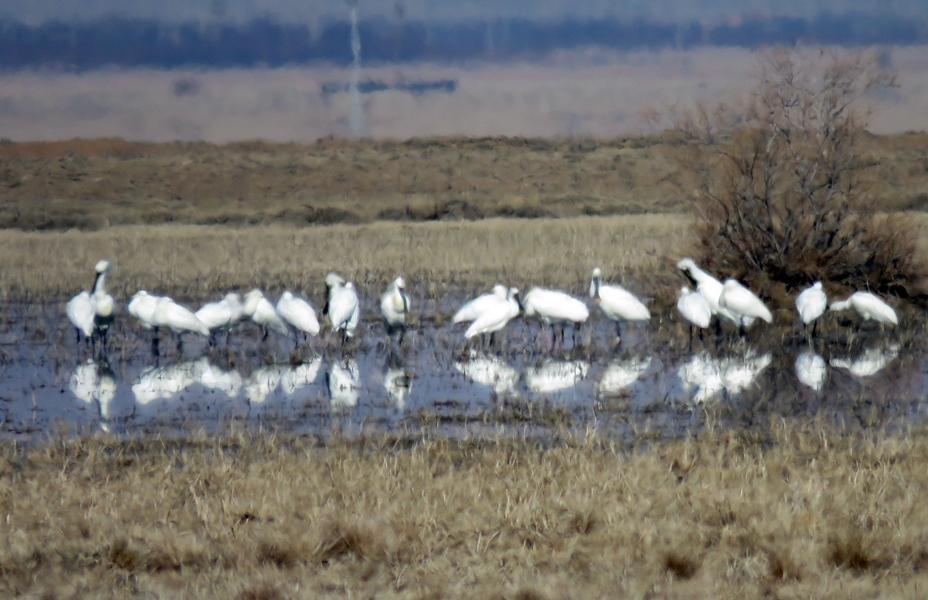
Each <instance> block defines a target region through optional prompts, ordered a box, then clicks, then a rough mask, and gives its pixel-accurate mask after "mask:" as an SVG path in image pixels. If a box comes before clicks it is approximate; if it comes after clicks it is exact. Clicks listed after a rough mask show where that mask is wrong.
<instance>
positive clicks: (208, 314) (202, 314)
mask: <svg viewBox="0 0 928 600" xmlns="http://www.w3.org/2000/svg"><path fill="white" fill-rule="evenodd" d="M195 314H196V316H197V318H198V319H200V321H201V322H202V323H203V324H204V325H206V327H207V329H209V330H210V331H213V330H214V329H228V328H230V327H232V326H233V325H235V324H236V323H238V322H239V321H241V320H242V318H244V316H245V306H244V304H243V303H242V299H241V297H240V296H239V295H238V294H236V293H235V292H230V293H228V294H226V295H225V297H224V298H223V299H222V300H220V301H218V302H210V303H208V304H204V305H203V306H202V307H201V308H200V310H198V311H197V312H196V313H195Z"/></svg>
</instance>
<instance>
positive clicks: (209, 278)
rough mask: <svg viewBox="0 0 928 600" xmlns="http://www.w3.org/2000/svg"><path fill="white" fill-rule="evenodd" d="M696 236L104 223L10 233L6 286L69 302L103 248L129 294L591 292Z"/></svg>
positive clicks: (0, 234) (521, 226) (657, 231)
mask: <svg viewBox="0 0 928 600" xmlns="http://www.w3.org/2000/svg"><path fill="white" fill-rule="evenodd" d="M689 235H690V234H689V220H688V218H687V217H683V216H673V215H637V216H631V215H629V216H614V217H599V218H590V217H585V218H577V219H564V220H556V219H554V220H549V219H535V220H531V221H526V220H514V219H511V220H501V219H488V220H484V221H478V222H454V223H406V224H400V223H389V222H380V223H372V224H367V225H332V226H325V227H323V226H315V227H305V228H299V229H296V228H292V227H284V226H274V225H271V226H263V227H253V228H233V227H222V226H212V227H205V226H192V225H188V226H180V225H174V226H158V227H155V226H136V227H111V228H108V229H105V230H103V231H98V232H79V231H67V232H21V231H14V230H0V257H2V258H0V289H2V290H3V294H4V296H5V298H6V299H8V300H23V299H31V300H39V301H45V300H48V301H52V300H61V299H65V298H67V297H70V296H71V295H73V294H74V293H75V292H77V291H78V290H80V289H83V288H87V287H89V286H90V284H91V283H92V282H93V265H94V263H95V262H96V261H97V260H99V259H100V258H101V257H107V258H109V259H110V260H111V261H113V263H114V265H115V271H114V272H113V274H112V275H111V277H110V288H111V289H112V291H113V293H115V294H116V296H117V297H118V298H121V299H123V300H125V299H127V298H128V297H129V296H130V295H131V294H133V293H135V291H137V290H139V289H147V290H150V291H156V292H165V293H170V294H173V295H176V296H178V297H180V298H186V299H202V298H206V297H209V296H211V295H215V294H217V293H219V292H222V291H226V290H230V289H240V290H247V289H250V288H252V287H261V288H264V289H266V290H270V291H281V290H283V289H292V290H295V291H300V292H304V293H307V294H309V295H311V296H315V297H321V296H322V295H323V293H324V289H325V288H324V284H323V277H324V276H325V274H326V273H327V272H329V271H338V272H340V273H341V274H342V275H343V276H346V277H348V278H351V279H353V280H355V281H356V283H357V284H358V285H359V286H360V287H361V288H362V289H366V288H370V287H375V288H376V291H378V292H379V291H380V286H382V285H383V284H384V283H385V282H388V281H391V280H392V279H393V278H395V277H396V276H397V274H403V275H404V276H405V277H406V279H407V281H408V282H409V284H410V285H411V286H414V288H415V289H418V290H419V291H420V292H421V293H425V294H428V295H430V296H436V295H437V296H440V295H441V294H442V293H444V292H445V291H446V290H448V289H452V288H453V287H454V286H458V287H465V288H474V289H478V288H479V289H482V288H485V287H488V286H491V285H493V284H494V283H496V282H497V281H505V282H510V283H511V284H512V285H520V286H525V287H529V286H530V285H532V284H546V285H560V286H565V287H570V288H573V287H578V286H579V287H578V289H585V288H583V287H582V286H584V285H588V279H589V275H590V271H591V269H592V267H594V266H596V265H599V266H601V267H602V268H603V269H604V271H605V272H606V274H607V276H608V277H614V278H619V277H622V276H628V275H636V274H640V273H643V272H645V271H653V270H654V269H655V268H656V267H658V266H659V265H662V264H663V263H664V262H667V264H670V263H669V261H670V260H671V259H673V257H674V256H676V253H679V251H680V248H682V247H683V246H684V245H685V244H686V243H687V242H688V240H689ZM668 257H670V258H668ZM668 272H669V273H671V275H672V270H670V271H668ZM649 281H650V280H649ZM652 283H653V282H652ZM648 285H651V283H649V284H648Z"/></svg>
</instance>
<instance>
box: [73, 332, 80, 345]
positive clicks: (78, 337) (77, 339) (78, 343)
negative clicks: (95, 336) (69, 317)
mask: <svg viewBox="0 0 928 600" xmlns="http://www.w3.org/2000/svg"><path fill="white" fill-rule="evenodd" d="M74 333H75V334H76V335H77V337H76V338H75V340H76V341H75V342H74V343H75V344H77V345H78V346H79V345H80V343H81V330H80V329H78V328H77V327H75V328H74Z"/></svg>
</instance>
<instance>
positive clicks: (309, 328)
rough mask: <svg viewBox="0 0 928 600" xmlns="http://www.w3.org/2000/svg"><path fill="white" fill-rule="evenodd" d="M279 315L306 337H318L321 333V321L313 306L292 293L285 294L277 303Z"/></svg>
mask: <svg viewBox="0 0 928 600" xmlns="http://www.w3.org/2000/svg"><path fill="white" fill-rule="evenodd" d="M277 314H278V315H280V318H281V319H283V320H284V321H285V322H287V323H289V324H290V325H292V326H293V327H294V329H297V330H298V331H302V332H303V336H304V338H305V336H306V335H316V334H318V333H319V319H317V318H316V310H315V309H314V308H313V307H312V305H311V304H310V303H309V302H307V301H306V300H303V299H302V298H299V297H297V296H294V295H293V293H292V292H284V293H283V295H281V297H280V300H278V301H277Z"/></svg>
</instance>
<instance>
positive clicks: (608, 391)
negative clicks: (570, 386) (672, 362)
mask: <svg viewBox="0 0 928 600" xmlns="http://www.w3.org/2000/svg"><path fill="white" fill-rule="evenodd" d="M650 366H651V357H650V356H649V357H646V358H633V359H629V360H626V361H617V362H614V363H612V364H610V365H609V366H608V367H606V368H605V369H603V371H602V372H601V373H600V375H599V383H598V384H597V393H598V395H599V396H600V397H602V396H609V395H615V394H618V393H619V392H621V391H622V390H624V389H626V388H627V387H629V386H630V385H632V384H633V383H635V382H636V381H638V379H639V378H640V377H641V376H642V375H643V374H644V372H645V371H647V370H648V367H650Z"/></svg>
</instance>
